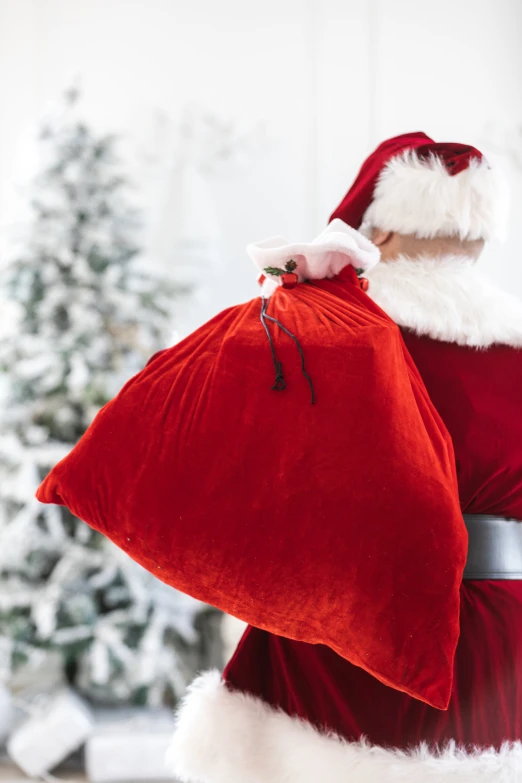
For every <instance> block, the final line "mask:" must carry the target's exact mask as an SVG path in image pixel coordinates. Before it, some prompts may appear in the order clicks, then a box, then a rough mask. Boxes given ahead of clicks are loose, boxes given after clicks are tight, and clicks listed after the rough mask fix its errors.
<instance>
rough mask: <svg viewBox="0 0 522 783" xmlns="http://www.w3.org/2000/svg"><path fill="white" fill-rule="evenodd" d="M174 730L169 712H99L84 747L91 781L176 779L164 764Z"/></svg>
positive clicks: (105, 782) (93, 782) (99, 782)
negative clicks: (103, 713) (100, 713)
mask: <svg viewBox="0 0 522 783" xmlns="http://www.w3.org/2000/svg"><path fill="white" fill-rule="evenodd" d="M173 732H174V720H173V717H172V715H171V714H170V712H165V711H161V712H143V711H141V710H140V711H136V712H135V713H130V712H128V711H124V710H122V711H118V710H115V711H111V712H107V713H106V714H105V715H100V716H98V715H97V720H96V727H95V729H94V731H93V733H92V734H91V736H90V737H89V739H88V740H87V743H86V746H85V766H86V772H87V777H88V779H89V781H91V783H112V782H113V781H114V782H115V781H141V780H147V781H167V780H173V777H172V775H171V774H170V773H169V771H168V769H167V767H166V764H165V756H166V753H167V750H168V748H169V746H170V744H171V742H172V735H173Z"/></svg>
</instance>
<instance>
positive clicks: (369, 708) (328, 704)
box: [170, 133, 522, 783]
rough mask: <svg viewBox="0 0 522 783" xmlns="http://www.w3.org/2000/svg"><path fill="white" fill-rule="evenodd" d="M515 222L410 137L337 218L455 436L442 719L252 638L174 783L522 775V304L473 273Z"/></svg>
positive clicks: (454, 163) (386, 781)
mask: <svg viewBox="0 0 522 783" xmlns="http://www.w3.org/2000/svg"><path fill="white" fill-rule="evenodd" d="M505 213H506V208H505V200H504V197H503V188H502V186H501V185H500V183H499V179H498V177H497V174H496V172H495V171H494V170H493V169H492V168H491V167H490V166H489V164H488V162H487V161H486V160H485V158H484V157H483V155H482V154H481V153H480V152H479V151H478V150H477V149H475V148H473V147H470V146H465V145H462V144H440V143H435V142H434V141H433V140H432V139H430V138H429V137H428V136H426V135H425V134H423V133H412V134H407V135H403V136H399V137H397V138H394V139H390V140H388V141H386V142H384V143H383V144H381V145H380V146H379V147H378V149H377V150H376V151H375V152H374V153H373V154H372V155H370V157H369V158H368V159H367V160H366V161H365V163H364V164H363V166H362V168H361V171H360V173H359V175H358V176H357V178H356V180H355V182H354V184H353V185H352V187H351V188H350V190H349V191H348V193H347V195H346V197H345V198H344V200H343V201H342V203H341V204H340V206H339V207H338V208H337V210H336V211H335V212H334V214H333V216H332V218H340V219H342V220H343V221H344V222H346V223H347V224H349V225H350V226H352V227H354V228H357V229H361V230H362V231H363V232H364V233H365V234H366V235H367V236H368V237H370V238H371V239H372V240H373V242H374V243H375V244H376V245H378V247H379V248H380V251H381V255H382V261H383V263H381V264H379V265H378V266H377V267H376V268H375V269H374V270H373V271H372V272H371V273H370V274H369V275H368V277H369V281H370V284H369V291H368V293H369V295H370V296H371V297H373V299H374V300H375V302H376V303H377V304H378V305H380V307H381V308H382V309H383V310H385V311H386V313H387V314H388V315H389V316H391V317H392V318H393V319H394V320H395V321H396V323H397V324H399V326H400V327H401V330H402V333H403V337H404V340H405V342H406V344H407V346H408V349H409V351H410V352H411V354H412V356H413V358H414V360H415V362H416V364H417V367H418V369H419V371H420V373H421V375H422V377H423V380H424V382H425V384H426V387H427V389H428V391H429V393H430V396H431V399H432V401H433V403H434V404H435V406H436V408H437V409H438V411H439V413H440V414H441V416H442V418H443V420H444V422H445V424H446V426H447V428H448V430H449V431H450V433H451V435H452V438H453V443H454V448H455V455H456V460H457V472H458V481H459V492H460V500H461V507H462V511H463V514H464V518H465V521H466V524H467V527H468V533H469V555H468V563H467V567H466V571H465V576H464V581H463V583H462V587H461V620H460V622H461V634H460V641H459V645H458V649H457V655H456V659H455V667H454V680H453V691H452V696H451V700H450V703H449V707H448V709H447V710H438V709H435V708H434V707H431V706H429V705H427V704H426V703H423V702H421V701H418V700H416V699H414V698H412V697H411V696H408V695H406V694H405V693H403V692H399V691H397V690H394V689H393V688H391V687H388V686H386V685H383V684H382V683H381V682H379V681H378V680H377V679H375V678H373V677H372V676H371V675H370V674H368V673H367V672H365V671H363V670H362V669H360V668H358V667H356V666H354V665H352V664H351V663H349V662H348V661H346V660H344V659H343V658H341V657H340V656H339V655H337V654H336V653H334V652H333V651H332V650H331V649H329V648H328V647H325V646H321V645H309V644H305V643H302V642H296V641H292V640H289V639H285V638H282V637H278V636H274V635H272V634H270V633H267V632H266V631H262V630H259V629H256V628H253V627H249V628H247V630H246V632H245V633H244V635H243V637H242V639H241V641H240V643H239V646H238V647H237V650H236V652H235V653H234V655H233V657H232V659H231V661H230V663H229V664H228V666H227V668H226V670H225V672H224V674H223V675H222V676H220V675H219V674H218V673H217V672H211V673H207V674H204V675H202V676H201V677H200V678H199V679H198V680H196V682H195V683H194V684H193V685H192V687H191V689H190V691H189V693H188V695H187V697H186V700H185V702H184V704H183V706H182V708H181V709H180V711H179V714H178V718H177V730H176V733H175V737H174V742H173V746H172V750H171V755H170V757H171V761H172V766H173V769H174V772H175V773H176V775H177V776H178V777H179V778H180V779H181V780H183V781H194V783H196V782H197V783H318V782H323V781H324V783H339V782H340V781H346V783H369V781H379V782H380V783H392V782H393V783H398V782H399V781H401V783H402V782H404V783H406V781H408V783H409V782H411V781H422V783H439V782H442V781H444V782H447V783H480V782H482V781H483V783H486V781H487V783H494V782H495V783H515V782H517V783H519V782H520V781H522V527H521V526H520V520H522V393H521V389H522V303H520V302H519V301H518V300H517V299H516V298H514V297H513V296H512V295H511V294H509V293H507V292H505V291H503V290H502V289H501V288H499V287H498V286H497V285H495V283H494V282H492V281H491V280H489V279H487V278H486V277H485V276H484V275H483V274H482V273H481V272H480V271H479V269H477V265H476V262H477V259H478V258H479V256H480V254H481V252H482V250H483V247H484V244H485V242H486V241H487V240H489V239H490V238H491V237H493V236H494V234H495V233H497V232H498V231H499V228H500V227H501V225H502V223H503V222H504V219H505ZM422 524H423V521H422V519H419V525H422ZM384 560H385V558H383V564H382V567H383V569H384V568H386V562H384ZM437 644H438V640H437V638H436V636H434V638H433V645H437Z"/></svg>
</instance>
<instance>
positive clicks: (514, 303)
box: [368, 256, 522, 348]
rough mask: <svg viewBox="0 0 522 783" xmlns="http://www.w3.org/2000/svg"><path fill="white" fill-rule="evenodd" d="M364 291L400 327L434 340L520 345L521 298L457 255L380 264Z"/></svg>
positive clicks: (401, 258) (521, 345) (521, 328)
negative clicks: (500, 286)
mask: <svg viewBox="0 0 522 783" xmlns="http://www.w3.org/2000/svg"><path fill="white" fill-rule="evenodd" d="M368 279H369V281H370V287H369V290H368V295H369V296H370V297H371V298H372V299H373V300H374V302H376V303H377V304H378V305H379V307H381V308H382V309H383V310H384V312H385V313H387V315H389V316H390V318H391V319H392V320H394V321H395V323H397V324H398V325H399V326H403V327H406V328H407V329H411V330H412V331H413V332H415V333H416V334H419V335H426V336H428V337H432V338H433V339H435V340H443V341H445V342H450V343H457V344H458V345H467V346H470V347H473V348H487V347H489V346H490V345H495V344H496V345H510V346H512V347H513V348H522V301H520V299H518V298H517V297H515V296H513V295H512V294H509V293H507V292H506V291H503V290H502V289H501V288H499V287H498V286H497V285H496V284H495V283H494V281H493V280H491V279H490V278H489V277H488V276H487V275H485V274H484V273H483V272H482V271H481V270H480V269H477V266H476V262H475V261H474V260H473V259H471V258H463V257H462V256H441V257H439V258H422V257H421V258H416V259H410V258H406V257H404V256H402V257H400V258H398V259H397V260H396V261H387V262H386V263H381V264H379V265H378V266H377V267H376V268H375V269H374V270H372V271H371V272H370V274H369V275H368Z"/></svg>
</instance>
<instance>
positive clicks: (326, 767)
mask: <svg viewBox="0 0 522 783" xmlns="http://www.w3.org/2000/svg"><path fill="white" fill-rule="evenodd" d="M375 709H376V710H378V709H379V705H378V704H376V705H375ZM168 763H169V767H170V769H171V770H172V772H173V773H174V775H175V776H176V777H177V778H178V780H180V781H182V783H319V782H320V783H344V781H346V783H375V781H379V783H520V781H521V780H522V744H521V743H518V742H517V743H514V744H511V745H510V744H506V745H504V746H503V748H502V749H501V750H499V751H495V750H493V749H489V750H476V751H471V752H467V751H465V750H464V749H462V748H459V747H457V746H456V745H454V744H451V745H449V746H448V747H447V748H446V749H445V750H442V751H440V752H434V751H430V750H429V749H428V748H427V747H426V746H424V745H423V746H420V747H418V748H416V749H412V750H411V751H407V752H406V751H401V750H393V749H386V748H381V747H377V746H372V745H369V744H368V743H366V742H346V741H345V740H342V739H341V738H339V737H337V736H336V735H334V734H328V733H323V732H320V731H318V730H317V729H315V728H314V727H313V726H312V725H311V724H309V723H306V722H305V721H302V720H299V719H297V718H291V717H290V716H289V715H287V714H286V713H285V712H282V711H280V710H274V709H273V708H272V707H270V706H269V705H267V704H265V703H264V702H262V701H261V700H259V699H256V698H253V697H252V696H248V695H246V694H244V693H239V692H238V691H231V690H229V688H228V687H227V686H226V685H225V684H224V682H223V681H222V680H221V678H220V676H219V674H218V673H217V672H209V673H207V674H204V675H202V676H201V677H199V678H198V679H197V680H196V681H195V682H194V683H193V685H192V686H191V688H190V690H189V692H188V694H187V696H186V698H185V701H184V703H183V705H182V707H181V709H180V711H179V713H178V717H177V728H176V731H175V734H174V740H173V743H172V746H171V749H170V751H169V756H168Z"/></svg>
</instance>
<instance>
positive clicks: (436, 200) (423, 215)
mask: <svg viewBox="0 0 522 783" xmlns="http://www.w3.org/2000/svg"><path fill="white" fill-rule="evenodd" d="M508 212H509V193H508V187H507V183H506V180H505V179H504V177H503V175H502V174H501V172H499V171H498V170H497V169H492V168H490V167H489V165H488V163H487V162H486V161H485V160H484V159H482V160H479V159H478V158H474V159H472V160H471V162H470V165H469V167H468V168H467V169H464V171H461V172H460V173H459V174H455V175H453V176H452V175H451V174H450V173H449V172H448V170H447V169H446V167H445V166H444V164H443V163H442V161H441V160H440V158H437V157H436V156H434V155H432V156H431V157H430V158H428V159H427V160H422V159H419V158H418V157H417V154H416V153H415V150H408V151H406V152H404V153H402V154H401V155H398V156H397V157H395V158H392V160H391V161H389V163H388V164H387V165H386V166H385V167H384V169H383V171H382V173H381V175H380V177H379V180H378V182H377V185H376V187H375V191H374V195H373V201H372V203H371V205H370V206H369V207H368V209H367V210H366V213H365V215H364V219H363V230H364V232H365V233H367V232H368V228H369V227H373V228H380V229H382V230H384V231H396V232H398V233H400V234H413V235H415V236H417V237H422V238H430V237H438V236H455V237H460V238H461V239H491V238H493V237H502V236H504V234H505V229H506V225H507V218H508Z"/></svg>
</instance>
